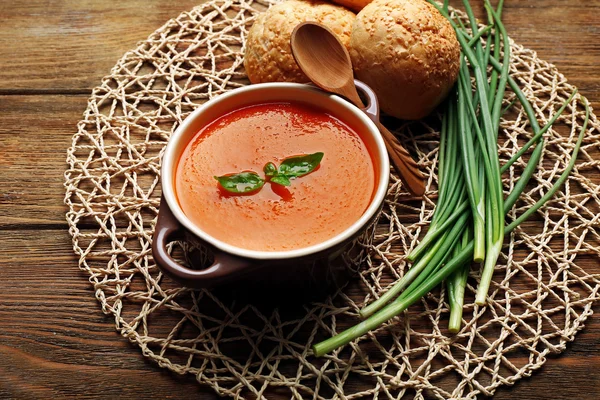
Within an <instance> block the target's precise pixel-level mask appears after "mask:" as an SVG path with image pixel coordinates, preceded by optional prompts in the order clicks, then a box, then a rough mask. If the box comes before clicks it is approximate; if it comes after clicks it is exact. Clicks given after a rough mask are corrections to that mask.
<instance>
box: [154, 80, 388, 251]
mask: <svg viewBox="0 0 600 400" xmlns="http://www.w3.org/2000/svg"><path fill="white" fill-rule="evenodd" d="M273 88H277V89H281V90H309V91H312V92H313V93H314V94H315V95H319V96H324V97H327V98H329V101H333V102H335V103H337V104H338V105H341V106H342V107H343V108H346V109H347V110H348V111H350V112H352V113H353V114H355V116H357V117H358V118H359V120H360V121H361V122H362V123H363V124H364V125H365V126H366V127H367V128H368V132H369V134H370V135H371V136H372V137H373V139H374V142H375V144H376V148H377V153H378V154H377V155H372V157H373V158H375V157H376V156H378V158H379V159H378V160H373V161H377V162H378V164H379V177H378V178H379V179H378V182H379V184H378V186H377V190H376V191H375V195H374V196H373V198H372V199H371V203H370V204H369V206H368V207H367V209H366V210H365V211H364V212H363V214H362V215H361V216H360V218H358V219H357V220H356V221H355V222H354V223H353V224H352V225H350V226H349V227H348V228H346V229H345V230H343V231H342V232H340V233H338V234H337V235H335V236H333V237H331V238H329V239H327V240H325V241H322V242H320V243H317V244H314V245H311V246H308V247H303V248H299V249H293V250H286V251H261V250H250V249H245V248H243V247H238V246H235V245H232V244H229V243H227V242H224V241H222V240H219V239H217V238H215V237H213V236H211V235H210V234H208V233H207V232H205V231H204V230H202V229H201V228H200V227H199V226H198V225H196V224H194V223H193V222H192V221H191V220H190V219H189V218H188V217H187V216H186V215H185V214H184V212H183V210H182V209H181V206H180V205H179V202H178V201H177V197H176V195H175V188H174V186H175V185H174V182H175V180H174V174H175V172H176V169H177V160H174V158H176V157H175V156H176V154H175V152H176V150H177V148H178V146H177V145H178V144H179V142H180V141H182V136H183V135H184V133H185V132H187V130H188V129H190V125H192V123H193V121H194V120H195V119H196V118H198V117H199V116H200V115H202V114H203V113H205V112H206V111H207V110H209V109H210V107H211V106H213V105H215V104H217V103H219V102H222V101H225V100H227V99H229V98H231V97H238V96H243V95H245V94H246V93H248V92H251V91H261V90H264V89H273ZM257 104H260V103H257ZM218 117H219V116H215V118H214V119H216V118H218ZM214 119H213V120H214ZM186 145H187V144H186ZM389 171H390V163H389V159H388V153H387V149H386V147H385V143H384V141H383V138H382V136H381V134H380V133H379V130H378V128H377V126H376V125H375V124H374V123H373V121H371V119H370V118H369V117H368V116H367V115H366V114H365V113H364V112H363V111H362V110H360V109H359V108H358V107H356V106H354V105H353V104H351V103H350V102H348V101H346V100H344V99H343V98H341V97H339V96H337V95H333V94H330V93H327V92H325V91H323V90H321V89H319V88H316V87H315V86H312V85H309V84H303V83H290V82H285V83H282V82H272V83H259V84H253V85H248V86H244V87H241V88H237V89H234V90H231V91H229V92H227V93H223V94H221V95H219V96H217V97H215V98H213V99H210V100H209V101H207V102H206V103H204V104H202V105H201V106H200V107H199V108H197V109H196V110H194V111H193V112H192V113H191V114H190V115H188V116H187V117H186V118H185V119H184V120H183V122H182V123H181V124H180V125H179V126H178V127H177V129H176V130H175V131H174V132H173V133H172V134H171V137H170V139H169V141H168V143H167V145H166V148H165V152H164V155H163V159H162V166H161V187H162V193H163V196H164V198H165V200H166V202H167V205H168V206H169V208H170V210H171V212H172V213H173V215H174V216H175V218H176V219H177V220H178V221H179V222H180V223H181V224H182V225H183V226H184V227H185V228H186V229H187V230H188V231H190V232H191V233H193V234H194V235H195V236H197V237H198V238H199V239H201V240H204V241H206V242H207V243H209V244H211V245H212V246H214V247H215V248H216V249H218V250H221V251H223V252H226V253H229V254H231V255H235V256H239V257H243V258H250V259H256V260H282V259H291V258H300V257H306V256H310V255H312V254H315V253H321V252H324V251H327V250H328V249H330V248H332V247H334V246H336V245H338V244H340V243H343V242H345V241H347V240H348V239H351V238H352V237H353V236H354V235H356V234H357V233H358V232H360V230H361V229H363V228H364V227H365V226H366V225H367V224H368V223H369V222H370V221H371V219H372V218H373V217H374V216H375V215H376V214H377V213H378V212H379V210H380V206H381V204H382V203H383V200H384V199H385V195H386V193H387V187H388V183H389Z"/></svg>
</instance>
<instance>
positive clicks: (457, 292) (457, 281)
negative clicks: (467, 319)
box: [446, 229, 472, 333]
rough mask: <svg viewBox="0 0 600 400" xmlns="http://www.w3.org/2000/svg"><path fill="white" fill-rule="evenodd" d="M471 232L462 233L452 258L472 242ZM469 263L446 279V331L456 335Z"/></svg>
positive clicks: (461, 312) (459, 324) (458, 328)
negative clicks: (448, 307) (448, 316)
mask: <svg viewBox="0 0 600 400" xmlns="http://www.w3.org/2000/svg"><path fill="white" fill-rule="evenodd" d="M471 236H472V235H471V232H470V231H469V230H468V229H466V230H465V231H464V232H463V236H462V240H461V243H460V246H456V247H455V248H454V257H456V256H457V255H458V254H459V253H460V251H461V250H462V249H464V248H465V247H467V246H468V245H469V242H470V241H471V240H472V238H471ZM470 269H471V265H470V263H468V262H467V263H465V265H464V266H463V267H462V268H459V269H457V270H456V271H454V272H453V273H452V275H450V276H449V277H448V279H446V286H447V288H448V303H449V306H450V319H449V320H448V330H449V331H450V332H452V333H456V332H458V331H459V330H460V326H461V324H462V315H463V306H464V303H465V288H466V286H467V278H468V277H469V270H470Z"/></svg>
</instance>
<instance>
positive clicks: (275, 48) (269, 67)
mask: <svg viewBox="0 0 600 400" xmlns="http://www.w3.org/2000/svg"><path fill="white" fill-rule="evenodd" d="M355 17H356V15H355V14H354V13H353V12H352V11H350V10H347V9H345V8H344V7H342V6H338V5H335V4H330V3H326V2H323V1H309V0H287V1H284V2H283V3H279V4H277V5H275V6H273V7H271V8H270V9H269V10H267V11H266V12H265V13H263V14H261V15H260V16H259V17H258V18H257V19H256V21H255V22H254V24H253V25H252V27H251V28H250V31H249V32H248V39H247V41H246V51H245V55H244V67H245V68H246V73H247V74H248V78H249V79H250V82H252V83H261V82H308V81H309V79H308V78H307V77H306V75H304V74H303V73H302V71H301V70H300V67H298V65H297V64H296V62H295V61H294V57H293V56H292V49H291V47H290V38H291V35H292V31H293V30H294V28H295V27H296V25H298V24H299V23H301V22H304V21H316V22H319V23H321V24H323V25H325V26H327V27H328V28H329V29H331V30H332V31H333V32H334V33H335V34H336V35H337V36H338V38H339V39H340V40H341V41H342V43H344V45H345V46H346V48H349V45H350V33H351V32H352V23H353V22H354V19H355Z"/></svg>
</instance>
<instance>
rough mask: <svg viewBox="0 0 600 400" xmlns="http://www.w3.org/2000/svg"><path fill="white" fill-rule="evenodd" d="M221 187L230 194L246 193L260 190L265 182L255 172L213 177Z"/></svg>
mask: <svg viewBox="0 0 600 400" xmlns="http://www.w3.org/2000/svg"><path fill="white" fill-rule="evenodd" d="M215 179H216V180H217V181H219V184H220V185H221V187H222V188H223V189H225V190H227V191H228V192H231V193H248V192H253V191H255V190H258V189H260V188H261V187H263V185H264V184H265V180H264V179H263V178H261V177H260V176H259V175H258V174H257V173H256V172H240V173H239V174H232V175H223V176H215Z"/></svg>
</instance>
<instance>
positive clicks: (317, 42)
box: [290, 22, 425, 196]
mask: <svg viewBox="0 0 600 400" xmlns="http://www.w3.org/2000/svg"><path fill="white" fill-rule="evenodd" d="M290 43H291V46H292V54H293V55H294V59H295V60H296V63H297V64H298V66H300V69H301V70H302V72H304V74H305V75H306V76H307V77H308V78H309V79H310V80H311V81H312V82H313V83H314V84H315V85H317V86H318V87H320V88H321V89H323V90H325V91H328V92H331V93H335V94H338V95H340V96H343V97H345V98H346V99H348V100H350V101H351V102H352V103H353V104H354V105H355V106H357V107H359V108H361V109H362V108H364V105H363V102H362V100H361V99H360V96H359V95H358V92H357V91H356V86H354V72H353V71H352V61H351V60H350V55H349V54H348V51H347V50H346V48H345V47H344V45H343V44H342V43H341V42H340V41H339V40H338V38H337V37H336V36H335V34H334V33H333V32H331V31H330V30H329V29H328V28H327V27H325V26H323V25H321V24H318V23H316V22H303V23H301V24H299V25H298V26H296V28H294V31H293V32H292V38H291V42H290ZM376 124H377V127H378V128H379V131H380V132H381V135H382V136H383V139H384V141H385V144H386V148H387V151H388V153H389V155H390V161H391V163H392V165H393V167H394V169H395V170H396V172H397V173H398V175H399V176H400V179H402V182H404V184H405V185H406V187H407V188H408V190H409V191H410V192H411V193H412V194H414V195H416V196H422V195H423V193H425V180H424V178H423V175H422V174H421V171H420V170H419V167H418V165H417V163H416V162H415V160H413V158H412V157H411V156H410V154H409V153H408V151H407V150H406V149H405V148H404V146H402V144H401V143H400V142H399V141H398V138H396V136H394V134H393V133H392V132H390V131H389V130H388V129H387V128H386V127H385V126H383V125H382V124H381V122H379V121H377V122H376Z"/></svg>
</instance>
